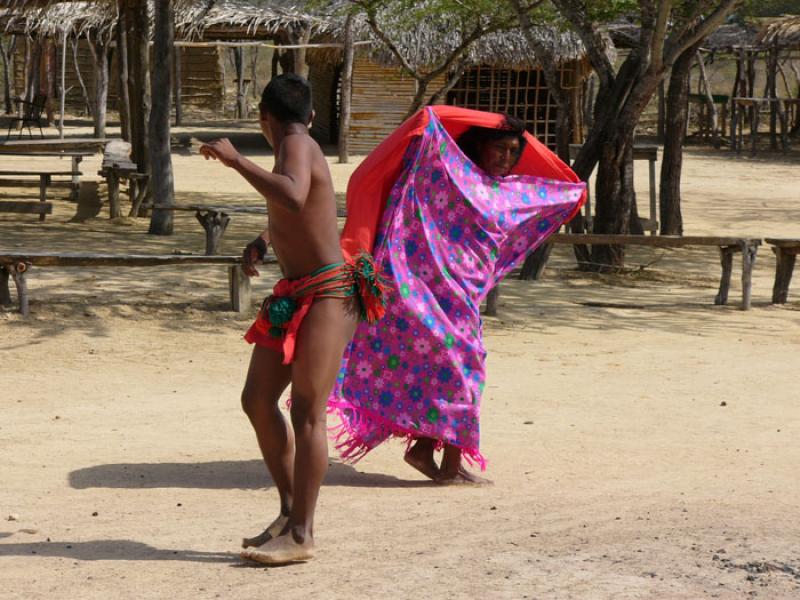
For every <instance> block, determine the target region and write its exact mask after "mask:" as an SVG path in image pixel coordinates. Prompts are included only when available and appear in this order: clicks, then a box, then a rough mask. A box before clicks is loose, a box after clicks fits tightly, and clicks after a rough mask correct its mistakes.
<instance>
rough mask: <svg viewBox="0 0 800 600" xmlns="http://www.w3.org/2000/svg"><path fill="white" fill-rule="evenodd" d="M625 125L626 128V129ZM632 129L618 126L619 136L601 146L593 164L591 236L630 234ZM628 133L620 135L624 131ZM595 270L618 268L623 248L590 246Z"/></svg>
mask: <svg viewBox="0 0 800 600" xmlns="http://www.w3.org/2000/svg"><path fill="white" fill-rule="evenodd" d="M626 125H627V127H626ZM633 127H635V122H634V123H627V124H623V123H620V130H621V132H620V134H619V135H615V136H613V137H612V138H611V139H610V140H608V141H607V142H606V143H604V144H603V146H602V148H601V151H600V161H599V162H598V164H597V185H596V194H595V198H596V203H595V206H596V214H595V218H594V228H593V231H594V233H630V231H631V216H636V208H635V204H634V195H633V131H632V130H633ZM626 130H627V131H628V133H624V132H625V131H626ZM592 263H593V264H594V266H595V267H596V268H599V269H603V268H605V267H612V268H616V267H622V266H624V264H625V248H624V247H622V246H610V245H597V246H593V247H592Z"/></svg>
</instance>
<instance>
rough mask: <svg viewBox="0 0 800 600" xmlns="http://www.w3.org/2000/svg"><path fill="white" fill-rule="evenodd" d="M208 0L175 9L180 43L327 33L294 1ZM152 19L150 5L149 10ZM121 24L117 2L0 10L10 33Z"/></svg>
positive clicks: (185, 0)
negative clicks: (306, 28) (308, 28)
mask: <svg viewBox="0 0 800 600" xmlns="http://www.w3.org/2000/svg"><path fill="white" fill-rule="evenodd" d="M207 4H208V3H207V2H198V1H196V0H195V1H192V0H178V1H177V2H176V7H175V26H176V36H177V37H178V38H179V39H181V38H182V39H199V38H202V39H206V40H218V39H228V40H231V39H234V40H240V39H273V38H275V37H276V36H277V35H278V34H279V33H281V32H285V31H293V30H295V29H296V28H300V27H304V26H307V25H310V26H311V28H312V33H321V32H324V31H326V30H327V29H328V28H329V26H330V24H329V22H328V21H327V20H326V19H323V18H320V17H318V16H315V15H313V14H310V13H307V12H303V10H302V9H300V8H297V3H296V2H295V3H292V2H285V1H284V2H281V1H278V2H269V3H264V4H259V3H258V2H252V3H250V2H234V1H231V0H218V1H217V2H214V4H213V6H212V7H211V8H210V9H207ZM150 14H151V18H152V4H151V7H150ZM116 23H117V6H116V2H111V1H108V0H99V1H98V0H95V1H93V2H85V1H84V2H50V3H49V4H48V5H47V6H42V7H37V6H34V5H32V4H26V5H25V7H24V8H20V7H17V8H15V9H0V26H2V25H4V28H5V29H7V30H10V31H14V32H18V33H27V34H37V35H42V36H54V35H61V34H63V33H64V32H68V33H70V34H78V35H83V34H85V33H86V32H92V34H93V35H96V34H101V35H102V34H110V33H111V32H112V31H113V29H114V26H115V25H116Z"/></svg>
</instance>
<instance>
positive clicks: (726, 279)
mask: <svg viewBox="0 0 800 600" xmlns="http://www.w3.org/2000/svg"><path fill="white" fill-rule="evenodd" d="M735 251H736V248H734V247H732V246H723V247H721V248H720V249H719V258H720V263H722V277H721V278H720V280H719V291H718V292H717V296H716V297H715V298H714V304H716V305H718V306H720V305H724V304H727V303H728V292H729V291H730V289H731V273H732V271H733V253H734V252H735Z"/></svg>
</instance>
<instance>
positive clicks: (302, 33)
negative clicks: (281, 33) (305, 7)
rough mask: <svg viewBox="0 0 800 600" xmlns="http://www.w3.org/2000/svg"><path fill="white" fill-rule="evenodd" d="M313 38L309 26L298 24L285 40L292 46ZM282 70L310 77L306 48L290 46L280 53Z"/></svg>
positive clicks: (305, 42) (306, 42) (300, 44)
mask: <svg viewBox="0 0 800 600" xmlns="http://www.w3.org/2000/svg"><path fill="white" fill-rule="evenodd" d="M310 39H311V29H310V28H309V27H307V26H298V27H295V28H294V29H292V30H291V31H290V32H289V33H288V35H286V36H285V38H284V41H285V42H286V44H287V45H290V46H302V45H304V44H308V42H309V40H310ZM278 60H279V61H280V64H281V70H282V71H283V72H284V73H294V74H296V75H300V76H301V77H306V78H308V63H307V62H306V48H289V49H286V50H284V51H283V52H281V53H280V56H279V59H278Z"/></svg>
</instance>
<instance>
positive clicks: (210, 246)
mask: <svg viewBox="0 0 800 600" xmlns="http://www.w3.org/2000/svg"><path fill="white" fill-rule="evenodd" d="M194 216H195V218H196V219H197V220H198V221H199V222H200V225H202V226H203V229H204V230H205V232H206V256H214V255H215V254H217V252H218V250H219V243H220V240H222V236H223V234H224V233H225V230H226V229H227V228H228V223H230V222H231V218H230V217H229V216H228V215H226V214H225V213H223V212H217V211H215V210H208V211H199V210H198V211H197V212H196V213H195V215H194Z"/></svg>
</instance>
